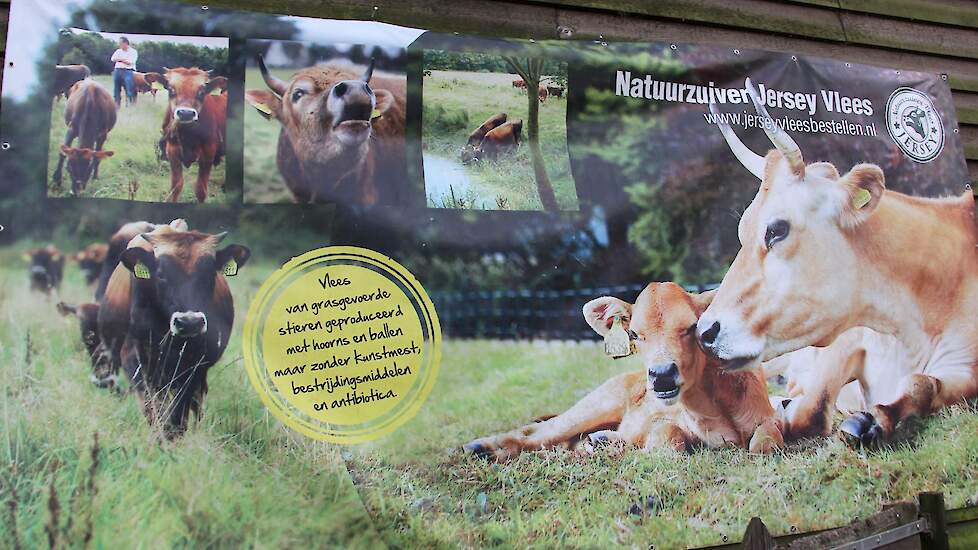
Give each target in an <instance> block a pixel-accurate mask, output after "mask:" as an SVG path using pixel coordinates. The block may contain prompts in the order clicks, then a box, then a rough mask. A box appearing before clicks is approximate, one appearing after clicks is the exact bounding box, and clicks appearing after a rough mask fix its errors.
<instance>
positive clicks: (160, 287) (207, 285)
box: [98, 226, 251, 439]
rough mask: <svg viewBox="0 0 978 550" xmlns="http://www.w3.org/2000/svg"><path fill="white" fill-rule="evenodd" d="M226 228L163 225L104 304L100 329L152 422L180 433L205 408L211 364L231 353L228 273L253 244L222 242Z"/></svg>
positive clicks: (121, 269)
mask: <svg viewBox="0 0 978 550" xmlns="http://www.w3.org/2000/svg"><path fill="white" fill-rule="evenodd" d="M224 237H225V234H223V233H221V234H217V235H209V234H206V233H200V232H197V231H177V230H174V229H173V228H172V227H171V226H161V227H158V228H157V229H156V230H155V231H153V232H150V233H144V234H142V235H140V236H139V237H137V238H135V239H133V241H132V242H131V243H130V245H129V248H127V249H126V250H125V252H123V253H122V255H121V257H120V264H119V266H117V267H116V269H115V272H114V273H113V274H112V277H111V278H110V280H109V284H108V287H107V288H106V291H105V297H104V299H103V301H102V303H101V305H100V308H99V315H98V330H99V334H100V336H101V337H102V340H103V343H104V344H105V345H107V346H108V347H109V349H110V350H111V354H112V357H113V360H114V361H116V360H121V364H122V367H123V368H124V369H125V373H126V375H127V376H128V377H129V380H130V381H131V383H132V386H133V389H134V390H135V391H136V393H137V394H138V395H139V396H140V399H141V400H142V402H143V410H144V412H145V414H146V417H147V419H148V420H149V422H150V425H152V426H155V427H159V428H160V429H161V430H162V433H163V435H164V436H165V437H166V438H168V439H172V438H174V437H177V436H179V435H181V434H182V433H183V432H184V431H185V430H186V427H187V421H188V418H189V415H190V413H191V412H194V413H196V414H199V413H200V407H201V404H202V401H203V398H204V395H205V394H206V393H207V370H208V369H209V368H210V367H211V366H213V365H214V364H215V363H216V362H217V361H218V360H219V359H220V358H221V355H222V354H223V353H224V349H225V348H226V347H227V343H228V338H230V335H231V328H232V324H233V321H234V301H233V299H232V296H231V290H230V288H229V287H228V284H227V281H226V280H225V275H234V274H236V273H237V270H238V269H239V268H240V267H241V266H243V265H244V264H245V262H247V261H248V258H249V256H250V254H251V253H250V251H249V250H248V249H247V248H245V247H243V246H240V245H230V246H226V247H224V248H220V249H219V248H218V245H219V244H220V243H221V241H223V240H224Z"/></svg>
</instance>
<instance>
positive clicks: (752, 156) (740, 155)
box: [710, 103, 764, 180]
mask: <svg viewBox="0 0 978 550" xmlns="http://www.w3.org/2000/svg"><path fill="white" fill-rule="evenodd" d="M710 112H711V113H713V119H714V120H715V121H716V123H717V127H719V128H720V133H721V134H723V139H725V140H726V141H727V145H728V146H729V147H730V150H731V151H732V152H733V154H734V156H735V157H737V160H739V161H740V163H741V164H743V165H744V168H746V169H748V170H750V173H751V174H754V177H755V178H757V179H759V180H763V179H764V157H762V156H761V155H758V154H757V153H755V152H754V151H751V150H750V149H749V148H748V147H747V146H746V145H744V142H742V141H740V138H739V137H737V133H736V132H734V131H733V128H731V127H730V124H727V121H726V119H723V118H721V115H720V113H719V112H717V108H716V105H715V104H713V103H710Z"/></svg>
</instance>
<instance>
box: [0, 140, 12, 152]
mask: <svg viewBox="0 0 978 550" xmlns="http://www.w3.org/2000/svg"><path fill="white" fill-rule="evenodd" d="M0 149H3V150H4V151H6V150H7V149H10V142H9V141H5V142H3V143H0Z"/></svg>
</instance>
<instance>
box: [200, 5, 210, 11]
mask: <svg viewBox="0 0 978 550" xmlns="http://www.w3.org/2000/svg"><path fill="white" fill-rule="evenodd" d="M200 9H202V10H204V11H207V10H209V9H210V8H209V7H207V6H201V7H200Z"/></svg>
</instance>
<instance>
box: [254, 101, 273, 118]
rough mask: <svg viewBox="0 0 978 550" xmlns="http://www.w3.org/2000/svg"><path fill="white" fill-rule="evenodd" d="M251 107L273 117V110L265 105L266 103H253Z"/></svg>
mask: <svg viewBox="0 0 978 550" xmlns="http://www.w3.org/2000/svg"><path fill="white" fill-rule="evenodd" d="M251 106H252V107H254V108H255V109H258V110H259V111H261V112H263V113H265V114H266V115H268V116H272V110H271V108H269V107H268V105H265V104H264V103H258V102H255V103H252V104H251Z"/></svg>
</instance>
